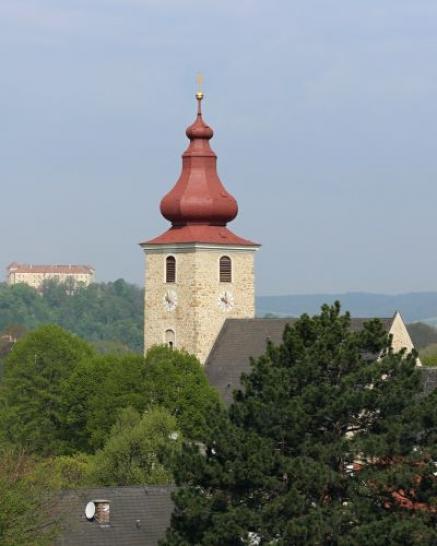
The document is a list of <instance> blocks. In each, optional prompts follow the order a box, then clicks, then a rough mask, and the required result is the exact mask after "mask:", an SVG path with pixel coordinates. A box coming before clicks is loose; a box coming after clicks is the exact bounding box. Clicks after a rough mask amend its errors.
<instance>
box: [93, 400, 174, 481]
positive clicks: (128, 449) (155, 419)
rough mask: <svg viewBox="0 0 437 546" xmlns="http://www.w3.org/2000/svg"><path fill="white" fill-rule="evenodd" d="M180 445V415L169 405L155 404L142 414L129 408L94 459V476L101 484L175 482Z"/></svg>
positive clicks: (123, 413) (121, 415)
mask: <svg viewBox="0 0 437 546" xmlns="http://www.w3.org/2000/svg"><path fill="white" fill-rule="evenodd" d="M180 446H181V435H180V433H179V432H178V429H177V421H176V418H175V417H173V416H172V415H170V413H169V412H168V411H167V410H166V409H164V408H160V407H154V408H153V409H151V410H150V411H147V412H146V413H144V414H143V415H142V416H141V415H140V414H139V413H138V412H137V411H136V410H134V409H133V408H130V407H128V408H125V409H124V410H123V411H122V412H121V413H120V417H119V418H118V420H117V422H116V423H115V425H114V426H113V428H112V430H111V434H110V436H109V438H108V440H107V442H106V444H105V446H104V448H103V449H102V450H101V451H99V452H97V454H96V455H95V457H94V459H93V463H92V469H91V474H92V480H93V482H95V483H96V484H99V485H136V484H160V485H163V484H168V483H171V482H173V475H172V463H173V460H174V457H175V454H176V453H177V451H178V450H179V449H180Z"/></svg>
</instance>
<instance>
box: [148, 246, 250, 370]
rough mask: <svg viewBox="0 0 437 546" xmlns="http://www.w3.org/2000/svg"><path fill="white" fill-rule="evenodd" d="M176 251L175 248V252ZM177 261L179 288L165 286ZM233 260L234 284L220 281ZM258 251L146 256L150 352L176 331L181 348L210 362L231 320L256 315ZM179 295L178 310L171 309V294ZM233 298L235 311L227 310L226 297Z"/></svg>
mask: <svg viewBox="0 0 437 546" xmlns="http://www.w3.org/2000/svg"><path fill="white" fill-rule="evenodd" d="M172 250H174V249H172ZM169 255H173V256H175V258H176V283H174V284H173V283H172V284H171V283H166V282H165V259H166V257H167V256H169ZM225 255H226V256H229V257H230V258H231V260H232V282H231V283H221V282H220V280H219V259H220V257H221V256H225ZM254 255H255V250H254V249H250V250H239V249H232V248H223V249H222V248H220V249H204V248H191V249H178V250H177V252H166V251H165V249H164V250H163V249H159V250H156V251H154V250H147V251H146V276H145V287H146V294H145V321H144V347H145V350H147V349H148V348H149V347H151V346H152V345H156V344H161V343H164V339H165V331H166V330H167V329H171V330H173V331H174V332H175V345H176V347H177V348H178V349H185V350H186V351H188V352H189V353H192V354H195V355H196V356H197V357H198V358H199V360H200V361H201V362H202V363H204V362H205V360H206V358H207V356H208V354H209V351H210V350H211V348H212V345H213V343H214V341H215V339H216V337H217V335H218V333H219V331H220V329H221V327H222V325H223V322H224V320H225V319H226V318H252V317H254V316H255V272H254ZM167 291H172V292H174V293H176V295H177V306H176V308H175V309H174V310H167V309H166V308H165V305H164V299H165V294H166V292H167ZM225 291H226V292H227V293H228V294H229V293H230V294H232V296H233V307H232V308H231V309H228V310H224V309H223V308H222V306H221V305H220V296H221V295H222V294H223V293H224V292H225Z"/></svg>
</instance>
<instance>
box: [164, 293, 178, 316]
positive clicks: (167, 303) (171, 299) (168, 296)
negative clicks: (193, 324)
mask: <svg viewBox="0 0 437 546" xmlns="http://www.w3.org/2000/svg"><path fill="white" fill-rule="evenodd" d="M163 301H164V308H165V309H166V310H167V311H174V310H175V309H176V305H177V304H178V297H177V294H176V292H175V291H174V290H167V292H166V293H165V294H164V298H163Z"/></svg>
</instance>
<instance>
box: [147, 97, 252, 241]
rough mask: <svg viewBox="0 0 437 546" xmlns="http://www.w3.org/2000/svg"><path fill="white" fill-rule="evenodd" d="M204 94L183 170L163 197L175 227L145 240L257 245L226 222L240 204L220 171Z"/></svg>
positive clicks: (190, 129)
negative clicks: (203, 107) (204, 109)
mask: <svg viewBox="0 0 437 546" xmlns="http://www.w3.org/2000/svg"><path fill="white" fill-rule="evenodd" d="M202 97H203V94H201V93H199V94H198V95H197V100H198V112H197V118H196V120H195V122H194V123H193V124H192V125H190V126H189V127H188V129H187V131H186V134H187V137H188V138H189V139H190V144H189V146H188V148H187V150H186V151H185V152H184V154H183V155H182V172H181V175H180V177H179V179H178V181H177V182H176V184H175V186H174V187H173V188H172V189H171V190H170V191H169V192H168V193H167V195H165V196H164V198H163V199H162V201H161V213H162V215H163V216H164V218H166V219H167V220H169V221H170V222H171V223H172V227H171V228H170V229H169V230H168V231H167V232H165V233H163V234H162V235H160V236H159V237H156V238H154V239H152V240H150V241H145V242H144V243H142V244H149V245H158V244H171V243H196V242H197V243H212V244H224V245H225V244H230V245H244V246H258V245H257V244H256V243H252V242H251V241H248V240H247V239H243V238H241V237H238V236H237V235H235V234H234V233H232V232H231V231H229V230H228V229H227V228H226V224H227V223H228V222H230V221H231V220H233V219H234V218H235V217H236V216H237V214H238V204H237V201H236V200H235V199H234V197H233V196H232V195H231V194H230V193H229V192H228V191H227V190H226V188H225V187H224V186H223V184H222V182H221V181H220V178H219V176H218V174H217V165H216V163H217V156H216V155H215V153H214V152H213V150H212V149H211V147H210V145H209V141H210V139H211V138H212V136H213V134H214V132H213V130H212V129H211V127H209V125H207V124H206V123H205V122H204V120H203V118H202V112H201V108H200V105H201V100H202Z"/></svg>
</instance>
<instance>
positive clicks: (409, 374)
mask: <svg viewBox="0 0 437 546" xmlns="http://www.w3.org/2000/svg"><path fill="white" fill-rule="evenodd" d="M415 364H416V355H414V354H406V353H400V354H395V353H394V352H393V351H392V349H391V347H390V339H389V337H388V336H387V335H386V333H385V331H384V329H383V327H382V324H381V323H380V322H379V321H377V320H372V321H369V322H368V323H367V324H366V325H365V326H364V328H363V329H362V330H361V331H353V330H352V329H351V321H350V317H349V315H348V314H345V315H342V314H341V313H340V306H339V304H336V305H334V306H332V307H328V306H324V307H323V308H322V311H321V314H320V315H318V316H315V317H313V318H310V317H308V316H306V315H303V316H302V317H301V318H300V319H299V320H298V321H296V322H295V323H294V325H293V326H292V327H287V328H286V329H285V332H284V335H283V343H282V345H280V346H273V345H272V344H269V345H268V346H267V350H266V353H265V355H263V356H262V357H260V358H258V359H256V360H253V361H252V363H251V366H252V367H251V373H250V374H248V375H247V376H243V378H242V385H243V388H242V390H241V391H239V392H237V393H236V394H235V396H234V402H233V404H232V405H231V407H230V408H229V410H223V409H220V408H217V410H216V412H215V413H214V415H211V419H210V430H209V432H208V433H207V434H206V436H205V438H204V446H203V448H202V449H199V448H198V447H196V446H194V445H186V446H185V448H184V450H183V452H182V455H181V458H180V460H179V463H178V467H177V471H176V478H177V482H178V485H179V486H180V488H179V490H178V492H177V493H176V495H175V510H174V513H173V516H172V522H171V527H170V528H169V530H168V532H167V536H166V539H165V540H164V541H163V542H162V543H161V544H162V546H185V545H194V544H196V545H199V546H200V545H204V546H237V545H238V546H241V545H244V544H247V545H250V546H258V545H259V546H264V545H272V546H273V545H275V546H292V545H293V546H304V545H305V546H315V545H317V546H379V545H381V546H382V545H384V546H395V545H396V546H397V545H399V546H400V545H403V546H404V545H415V546H416V545H417V546H419V545H420V546H427V545H429V546H431V545H435V544H437V533H436V516H437V512H436V506H437V502H436V500H437V487H436V486H437V483H436V476H435V470H436V468H435V463H433V461H436V460H437V448H436V437H437V433H436V430H437V411H436V408H437V403H436V402H437V397H436V394H437V393H434V394H431V395H429V396H427V397H424V396H423V395H421V393H420V391H421V384H420V376H419V374H418V372H417V370H416V367H415ZM229 365H232V363H231V362H230V363H229Z"/></svg>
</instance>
